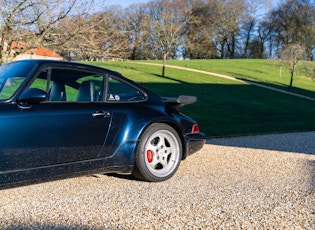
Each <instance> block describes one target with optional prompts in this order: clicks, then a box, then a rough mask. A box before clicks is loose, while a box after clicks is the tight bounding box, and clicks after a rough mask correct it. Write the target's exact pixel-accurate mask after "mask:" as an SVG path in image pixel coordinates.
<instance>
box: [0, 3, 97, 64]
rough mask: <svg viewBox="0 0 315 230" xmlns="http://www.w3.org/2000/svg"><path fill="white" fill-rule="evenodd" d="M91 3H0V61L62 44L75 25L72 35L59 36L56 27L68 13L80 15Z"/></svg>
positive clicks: (66, 33)
mask: <svg viewBox="0 0 315 230" xmlns="http://www.w3.org/2000/svg"><path fill="white" fill-rule="evenodd" d="M93 2H94V0H83V1H78V0H2V1H0V30H1V34H0V59H1V62H2V63H4V62H8V61H10V60H12V58H13V57H14V56H16V55H18V54H19V53H21V52H25V51H26V50H29V49H32V48H38V47H56V46H58V45H60V44H63V43H65V42H66V41H67V40H68V39H69V37H72V36H74V34H75V32H76V31H77V29H78V28H76V25H74V26H73V28H72V30H71V32H69V31H62V32H65V33H63V35H60V32H61V30H57V29H56V27H55V25H56V24H57V23H58V22H60V21H61V20H63V19H65V18H66V17H67V16H70V15H71V14H72V15H75V14H76V15H79V14H80V15H82V14H83V13H84V12H85V9H87V7H88V6H90V5H91V4H92V3H93ZM82 4H83V5H84V8H82ZM57 32H58V33H57ZM13 44H15V47H14V48H15V49H14V52H12V46H13Z"/></svg>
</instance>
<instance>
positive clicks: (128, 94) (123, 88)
mask: <svg viewBox="0 0 315 230" xmlns="http://www.w3.org/2000/svg"><path fill="white" fill-rule="evenodd" d="M144 99H145V95H144V94H143V93H142V92H140V91H139V90H138V89H136V88H134V87H132V86H130V85H128V84H126V83H124V82H121V81H119V80H117V79H115V78H112V77H109V78H108V91H107V98H106V100H107V101H109V102H136V101H142V100H144Z"/></svg>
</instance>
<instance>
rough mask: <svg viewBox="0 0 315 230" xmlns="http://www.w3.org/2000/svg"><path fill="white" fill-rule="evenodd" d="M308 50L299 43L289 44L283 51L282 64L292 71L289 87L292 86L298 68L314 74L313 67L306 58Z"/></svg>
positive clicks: (308, 73)
mask: <svg viewBox="0 0 315 230" xmlns="http://www.w3.org/2000/svg"><path fill="white" fill-rule="evenodd" d="M305 57H306V52H305V48H304V47H302V46H300V45H297V44H292V45H287V46H286V47H285V48H284V49H283V51H282V53H281V59H280V65H281V66H282V65H284V66H287V67H288V68H289V71H290V84H289V88H292V85H293V79H294V77H295V75H296V72H297V71H298V70H301V71H303V72H305V73H306V74H307V75H311V76H312V75H313V69H312V66H311V64H310V63H308V62H307V61H306V60H305Z"/></svg>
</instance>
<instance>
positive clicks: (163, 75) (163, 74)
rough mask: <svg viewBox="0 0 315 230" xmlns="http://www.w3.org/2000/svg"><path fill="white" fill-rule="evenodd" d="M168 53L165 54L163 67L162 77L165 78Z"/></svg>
mask: <svg viewBox="0 0 315 230" xmlns="http://www.w3.org/2000/svg"><path fill="white" fill-rule="evenodd" d="M166 58H167V53H165V54H163V66H162V77H165V64H166Z"/></svg>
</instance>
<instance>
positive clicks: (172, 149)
mask: <svg viewBox="0 0 315 230" xmlns="http://www.w3.org/2000/svg"><path fill="white" fill-rule="evenodd" d="M181 159H182V144H181V141H180V138H179V136H178V134H177V132H176V131H175V130H174V129H173V128H172V127H170V126H169V125H166V124H153V125H152V126H150V127H149V128H148V129H147V130H146V131H145V133H144V134H143V136H142V139H141V140H140V143H139V148H138V151H137V155H136V166H135V173H134V175H135V176H137V177H138V178H141V179H144V180H147V181H155V182H156V181H164V180H167V179H168V178H170V177H171V176H173V175H174V173H175V172H176V171H177V169H178V167H179V164H180V161H181Z"/></svg>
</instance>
